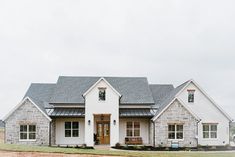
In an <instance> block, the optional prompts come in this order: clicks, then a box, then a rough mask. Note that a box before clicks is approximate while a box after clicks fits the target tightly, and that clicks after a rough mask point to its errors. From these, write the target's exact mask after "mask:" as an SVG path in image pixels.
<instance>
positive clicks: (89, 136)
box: [85, 113, 94, 147]
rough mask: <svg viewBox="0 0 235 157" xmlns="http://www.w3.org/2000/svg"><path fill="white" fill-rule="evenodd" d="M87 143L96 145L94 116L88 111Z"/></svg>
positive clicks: (86, 124)
mask: <svg viewBox="0 0 235 157" xmlns="http://www.w3.org/2000/svg"><path fill="white" fill-rule="evenodd" d="M85 144H86V145H87V146H90V147H93V146H94V116H93V115H92V114H88V113H87V114H86V115H85Z"/></svg>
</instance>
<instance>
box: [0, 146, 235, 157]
mask: <svg viewBox="0 0 235 157" xmlns="http://www.w3.org/2000/svg"><path fill="white" fill-rule="evenodd" d="M5 151H12V152H13V153H15V152H40V153H39V154H41V153H60V154H61V153H63V154H67V155H66V157H67V156H69V155H68V154H83V155H99V156H103V155H106V156H130V157H153V156H156V157H235V152H232V151H228V152H181V151H180V152H166V151H164V152H158V151H151V152H147V151H146V152H144V151H116V150H93V149H77V148H58V147H39V146H25V145H10V144H0V155H1V153H6V152H5ZM7 153H8V156H9V153H10V152H7ZM26 154H27V153H26ZM34 154H35V153H34ZM36 154H37V153H36ZM55 155H56V154H55ZM10 157H11V156H10Z"/></svg>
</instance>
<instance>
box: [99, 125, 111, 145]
mask: <svg viewBox="0 0 235 157" xmlns="http://www.w3.org/2000/svg"><path fill="white" fill-rule="evenodd" d="M99 124H102V132H103V136H104V124H108V125H109V141H108V143H102V144H110V130H111V128H110V121H108V120H98V121H96V135H97V138H98V125H99ZM99 144H100V145H102V144H101V143H99Z"/></svg>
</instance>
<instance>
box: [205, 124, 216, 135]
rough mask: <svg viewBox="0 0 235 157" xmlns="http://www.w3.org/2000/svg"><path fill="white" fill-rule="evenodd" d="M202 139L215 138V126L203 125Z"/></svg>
mask: <svg viewBox="0 0 235 157" xmlns="http://www.w3.org/2000/svg"><path fill="white" fill-rule="evenodd" d="M203 138H217V124H203Z"/></svg>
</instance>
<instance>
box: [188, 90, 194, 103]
mask: <svg viewBox="0 0 235 157" xmlns="http://www.w3.org/2000/svg"><path fill="white" fill-rule="evenodd" d="M190 94H192V95H193V101H189V100H190V99H189V95H190ZM194 102H195V90H194V89H188V103H194Z"/></svg>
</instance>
